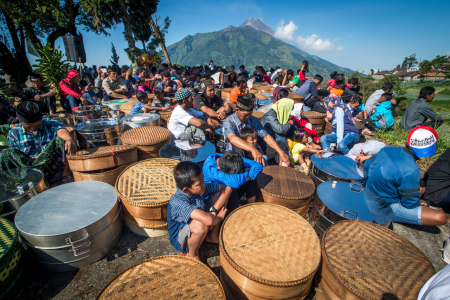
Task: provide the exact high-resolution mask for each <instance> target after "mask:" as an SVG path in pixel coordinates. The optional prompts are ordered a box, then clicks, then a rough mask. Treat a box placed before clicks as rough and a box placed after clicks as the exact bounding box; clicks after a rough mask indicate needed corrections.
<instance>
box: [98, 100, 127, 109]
mask: <svg viewBox="0 0 450 300" xmlns="http://www.w3.org/2000/svg"><path fill="white" fill-rule="evenodd" d="M131 101H133V99H122V100H111V101H103V105H105V106H108V107H109V109H110V110H114V111H117V110H120V106H121V105H122V104H125V103H128V102H131Z"/></svg>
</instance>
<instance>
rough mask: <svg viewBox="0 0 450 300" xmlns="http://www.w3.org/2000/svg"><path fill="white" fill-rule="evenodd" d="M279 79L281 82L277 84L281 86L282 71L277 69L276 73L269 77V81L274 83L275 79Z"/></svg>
mask: <svg viewBox="0 0 450 300" xmlns="http://www.w3.org/2000/svg"><path fill="white" fill-rule="evenodd" d="M276 77H281V81H280V82H279V83H278V85H281V84H282V83H283V69H282V68H280V67H277V69H276V71H275V72H273V74H272V76H271V77H270V80H272V83H275V82H274V81H275V78H276Z"/></svg>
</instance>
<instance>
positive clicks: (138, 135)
mask: <svg viewBox="0 0 450 300" xmlns="http://www.w3.org/2000/svg"><path fill="white" fill-rule="evenodd" d="M171 141H172V133H171V132H170V130H168V129H166V128H163V127H160V126H143V127H138V128H133V129H130V130H128V131H126V132H124V133H123V134H122V144H125V145H133V146H136V147H137V154H138V161H141V160H145V159H150V158H158V157H159V149H161V148H162V146H164V145H165V144H167V143H170V142H171Z"/></svg>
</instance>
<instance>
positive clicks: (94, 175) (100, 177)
mask: <svg viewBox="0 0 450 300" xmlns="http://www.w3.org/2000/svg"><path fill="white" fill-rule="evenodd" d="M127 166H128V164H126V165H123V166H120V167H116V168H111V169H105V170H101V171H90V172H77V171H72V173H73V181H75V182H77V181H101V182H104V183H107V184H110V185H112V186H114V185H115V184H116V180H117V177H119V175H120V173H122V171H123V170H124V169H125V168H126V167H127Z"/></svg>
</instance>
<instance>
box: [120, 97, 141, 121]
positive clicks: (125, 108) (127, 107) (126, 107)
mask: <svg viewBox="0 0 450 300" xmlns="http://www.w3.org/2000/svg"><path fill="white" fill-rule="evenodd" d="M136 101H137V98H136V96H134V95H133V101H130V102H127V103H124V104H122V105H120V106H119V107H120V111H123V112H124V114H125V115H126V116H128V115H129V114H130V110H131V108H133V105H134V103H136Z"/></svg>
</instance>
